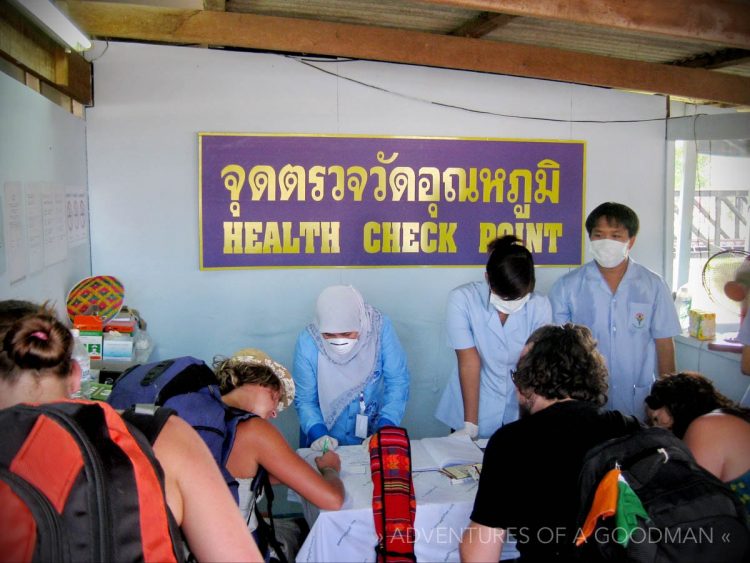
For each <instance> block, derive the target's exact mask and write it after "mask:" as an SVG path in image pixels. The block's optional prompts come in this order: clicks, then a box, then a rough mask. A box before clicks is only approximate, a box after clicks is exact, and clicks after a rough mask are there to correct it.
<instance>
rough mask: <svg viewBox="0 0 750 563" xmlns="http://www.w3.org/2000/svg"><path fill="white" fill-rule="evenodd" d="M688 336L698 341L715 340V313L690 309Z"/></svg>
mask: <svg viewBox="0 0 750 563" xmlns="http://www.w3.org/2000/svg"><path fill="white" fill-rule="evenodd" d="M689 333H690V336H692V337H693V338H697V339H698V340H713V339H714V338H716V313H710V312H708V311H701V310H699V309H690V328H689Z"/></svg>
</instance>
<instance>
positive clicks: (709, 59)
mask: <svg viewBox="0 0 750 563" xmlns="http://www.w3.org/2000/svg"><path fill="white" fill-rule="evenodd" d="M748 61H750V51H748V50H746V49H719V50H718V51H712V52H711V53H702V54H700V55H695V56H693V57H689V58H687V59H683V60H680V61H674V62H672V64H673V65H677V66H685V67H690V68H708V69H715V68H724V67H727V66H733V65H736V64H740V63H745V62H748Z"/></svg>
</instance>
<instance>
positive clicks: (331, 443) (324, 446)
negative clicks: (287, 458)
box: [310, 435, 339, 452]
mask: <svg viewBox="0 0 750 563" xmlns="http://www.w3.org/2000/svg"><path fill="white" fill-rule="evenodd" d="M338 447H339V441H338V440H337V439H336V438H332V437H331V436H328V435H325V436H321V437H320V438H318V439H317V440H315V441H314V442H313V443H312V444H310V449H312V450H315V451H317V452H322V451H323V450H326V451H333V450H335V449H336V448H338Z"/></svg>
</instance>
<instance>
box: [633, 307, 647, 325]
mask: <svg viewBox="0 0 750 563" xmlns="http://www.w3.org/2000/svg"><path fill="white" fill-rule="evenodd" d="M645 320H646V314H645V313H642V312H640V311H638V312H637V313H636V314H635V315H634V316H633V326H634V327H636V328H643V327H644V326H646V325H645V324H644V321H645Z"/></svg>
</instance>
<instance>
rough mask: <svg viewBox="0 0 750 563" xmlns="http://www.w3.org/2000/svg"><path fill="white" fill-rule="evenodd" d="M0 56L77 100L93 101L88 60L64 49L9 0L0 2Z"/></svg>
mask: <svg viewBox="0 0 750 563" xmlns="http://www.w3.org/2000/svg"><path fill="white" fill-rule="evenodd" d="M0 56H2V57H3V58H4V59H6V60H8V61H10V62H11V63H13V64H14V65H16V66H17V67H19V68H21V69H23V70H24V71H26V72H28V73H31V74H32V75H33V76H34V77H36V78H37V79H38V80H40V81H42V82H45V83H46V84H49V85H50V86H52V87H54V88H55V89H56V90H58V91H60V92H62V93H63V94H65V95H66V96H68V97H70V98H72V99H74V100H75V101H76V102H78V103H80V104H82V105H84V106H90V105H92V104H93V101H94V98H93V96H94V93H93V88H92V80H91V63H89V62H88V61H87V60H86V59H84V58H83V57H82V56H81V55H79V54H78V53H76V52H69V51H66V50H65V49H64V48H63V47H62V46H61V45H59V44H57V43H56V42H55V41H53V40H52V39H50V38H49V36H48V35H47V34H46V33H45V32H43V31H42V30H40V29H39V28H38V27H37V26H36V25H35V24H32V23H31V22H30V21H29V20H28V18H26V16H25V15H23V14H22V13H21V12H19V11H18V10H17V9H15V8H14V7H13V6H12V5H11V4H10V3H9V2H0Z"/></svg>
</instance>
